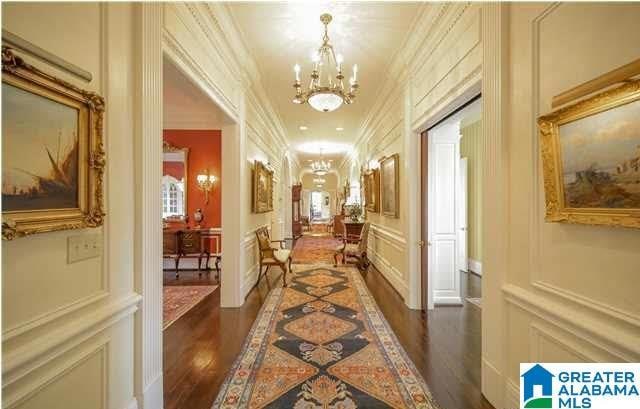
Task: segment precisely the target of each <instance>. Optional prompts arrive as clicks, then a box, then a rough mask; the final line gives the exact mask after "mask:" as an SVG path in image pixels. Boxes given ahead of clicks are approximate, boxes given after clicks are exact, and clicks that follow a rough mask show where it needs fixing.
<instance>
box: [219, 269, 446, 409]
mask: <svg viewBox="0 0 640 409" xmlns="http://www.w3.org/2000/svg"><path fill="white" fill-rule="evenodd" d="M301 269H302V267H301V266H296V267H295V268H294V271H296V272H294V274H293V277H292V281H291V284H290V285H289V287H287V288H276V289H274V290H273V291H271V293H270V294H269V296H268V298H267V299H266V301H265V303H264V305H263V306H262V310H261V311H260V314H259V315H258V317H257V318H256V321H255V323H254V324H253V328H252V329H251V332H250V333H249V336H248V337H247V340H246V341H245V344H244V347H243V350H242V352H241V354H240V356H239V357H238V358H237V359H236V362H235V364H234V366H233V368H232V369H231V371H230V372H229V374H228V375H227V379H226V380H225V383H224V384H223V385H222V388H221V389H220V393H219V394H218V397H217V398H216V401H215V402H214V404H213V408H214V409H215V408H219V409H232V408H233V409H244V408H251V409H260V408H294V409H303V408H305V409H306V408H314V409H315V408H320V409H329V408H343V409H356V408H367V409H373V408H421V409H436V408H438V405H437V404H436V403H435V402H434V400H433V398H432V397H431V394H430V392H429V390H428V388H427V386H426V384H425V382H424V379H423V378H422V376H420V374H419V373H418V371H417V370H416V368H415V366H414V365H413V363H412V362H411V361H410V360H409V358H408V357H407V354H406V353H405V351H404V350H403V348H402V346H401V345H400V343H399V342H398V340H397V338H396V336H395V334H394V333H393V331H392V330H391V328H390V327H389V324H388V323H387V322H386V320H385V319H384V317H383V316H382V312H381V311H380V309H379V308H378V306H377V305H376V303H375V301H374V299H373V297H372V296H371V294H370V293H369V290H368V289H367V287H366V285H365V283H364V281H363V280H362V277H361V276H360V274H359V273H358V272H357V271H356V269H354V268H353V267H348V266H347V267H339V268H327V267H318V266H316V267H313V268H311V269H309V270H304V271H297V270H301Z"/></svg>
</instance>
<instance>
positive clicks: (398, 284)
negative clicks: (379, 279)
mask: <svg viewBox="0 0 640 409" xmlns="http://www.w3.org/2000/svg"><path fill="white" fill-rule="evenodd" d="M367 258H368V259H369V261H370V262H371V263H372V264H373V265H374V267H375V268H376V270H378V271H379V272H380V273H382V276H383V277H384V278H385V279H386V280H387V281H388V282H389V283H390V284H391V286H392V287H393V288H394V289H395V290H396V291H397V292H398V293H399V294H400V296H401V297H402V299H403V300H406V299H407V294H408V292H409V289H408V288H407V285H406V283H405V282H404V280H403V279H402V272H400V270H398V269H397V268H395V267H394V266H393V264H391V263H390V262H389V260H387V259H386V258H384V257H383V256H382V255H380V254H379V253H376V252H375V251H373V249H372V248H371V247H369V248H367Z"/></svg>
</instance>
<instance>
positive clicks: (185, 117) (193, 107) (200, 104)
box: [162, 57, 225, 129]
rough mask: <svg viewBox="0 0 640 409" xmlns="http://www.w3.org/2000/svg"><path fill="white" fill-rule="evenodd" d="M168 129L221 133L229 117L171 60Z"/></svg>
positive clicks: (166, 70)
mask: <svg viewBox="0 0 640 409" xmlns="http://www.w3.org/2000/svg"><path fill="white" fill-rule="evenodd" d="M162 66H163V71H162V75H163V78H162V81H163V84H162V85H163V87H162V92H163V104H164V106H163V118H162V120H163V127H164V129H220V127H221V126H222V123H223V122H224V118H225V115H224V113H223V112H222V111H221V110H220V108H218V106H217V105H216V104H215V103H214V102H213V101H212V100H211V99H210V98H209V97H208V96H207V95H206V94H205V93H204V92H203V91H202V90H201V89H200V88H199V87H198V86H197V85H195V84H194V83H193V82H191V80H189V78H188V77H187V76H185V75H184V74H183V73H182V72H181V71H180V70H179V69H178V68H177V67H176V66H175V65H174V64H173V63H172V62H171V60H169V59H168V58H166V57H165V58H164V60H163V64H162Z"/></svg>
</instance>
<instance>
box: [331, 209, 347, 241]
mask: <svg viewBox="0 0 640 409" xmlns="http://www.w3.org/2000/svg"><path fill="white" fill-rule="evenodd" d="M344 217H345V216H344V215H342V214H336V215H335V216H333V227H332V231H333V237H343V236H344V232H345V230H344Z"/></svg>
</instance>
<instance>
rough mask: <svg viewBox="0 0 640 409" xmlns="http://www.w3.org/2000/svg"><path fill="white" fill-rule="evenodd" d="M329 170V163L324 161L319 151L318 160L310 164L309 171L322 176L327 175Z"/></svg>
mask: <svg viewBox="0 0 640 409" xmlns="http://www.w3.org/2000/svg"><path fill="white" fill-rule="evenodd" d="M329 169H331V163H330V162H327V161H325V160H324V158H323V156H322V151H320V160H317V161H315V162H313V163H312V164H311V171H312V172H313V174H314V175H317V176H324V175H326V174H327V173H329Z"/></svg>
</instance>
